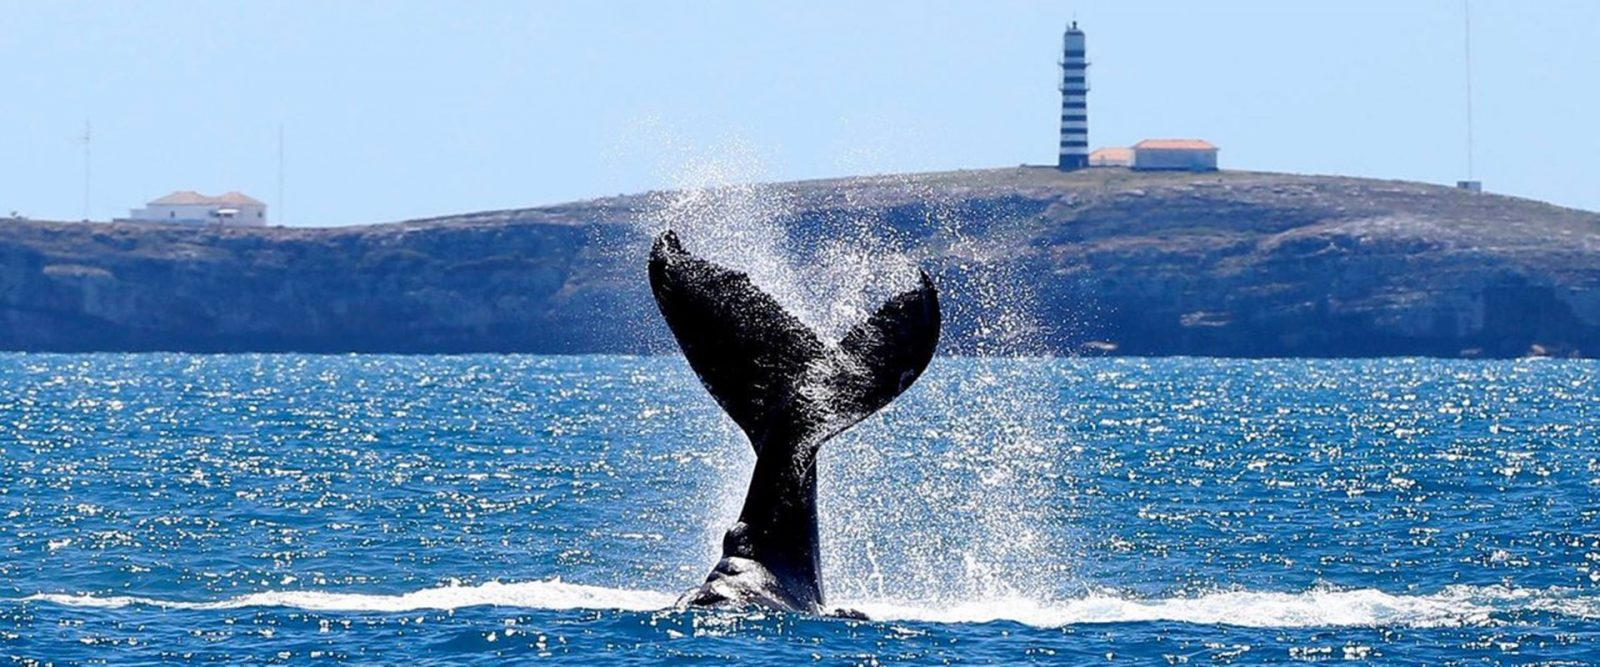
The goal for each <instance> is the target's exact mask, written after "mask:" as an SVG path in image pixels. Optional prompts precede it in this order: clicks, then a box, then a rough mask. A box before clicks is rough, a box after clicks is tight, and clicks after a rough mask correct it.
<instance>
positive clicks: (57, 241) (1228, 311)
mask: <svg viewBox="0 0 1600 667" xmlns="http://www.w3.org/2000/svg"><path fill="white" fill-rule="evenodd" d="M763 187H764V188H766V189H768V190H769V191H770V192H771V193H773V194H774V195H776V196H780V197H781V198H783V200H784V201H785V202H786V207H785V210H786V211H788V214H787V216H786V217H785V221H784V224H787V225H789V226H790V227H791V228H792V230H793V231H794V232H795V233H796V234H800V235H805V234H807V233H815V232H816V230H819V229H825V228H827V227H828V225H830V224H834V223H835V222H836V221H838V220H840V219H850V220H857V221H859V220H871V221H873V224H879V225H883V226H885V228H886V230H887V231H889V232H891V233H892V234H893V235H894V236H895V237H896V238H898V239H900V240H901V242H903V243H904V244H905V245H906V246H907V247H909V248H911V249H913V250H914V251H915V253H916V254H919V255H921V256H923V257H924V258H925V260H926V262H927V264H929V265H930V266H931V267H932V268H933V269H934V270H935V273H936V279H938V280H939V281H940V283H941V286H942V288H943V295H944V298H945V300H946V301H947V303H948V304H949V311H950V313H951V318H950V322H949V327H948V334H947V336H946V340H945V348H946V350H947V351H951V352H971V351H979V352H982V351H994V350H1000V351H1005V350H1012V351H1015V350H1022V351H1044V350H1048V351H1054V352H1088V353H1119V354H1139V355H1163V354H1191V355H1228V356H1379V355H1433V356H1486V357H1504V356H1521V355H1525V354H1530V353H1550V354H1562V355H1578V354H1600V215H1597V214H1595V213H1589V212H1584V211H1577V210H1572V209H1564V208H1559V207H1555V206H1550V205H1547V204H1542V203H1538V202H1534V201H1529V200H1524V199H1516V198H1511V197H1503V196H1496V195H1492V194H1475V193H1470V192H1465V191H1460V190H1455V189H1451V188H1445V187H1440V186H1433V185H1424V184H1419V183H1408V182H1396V181H1378V180H1369V179H1357V178H1343V177H1323V176H1297V175H1285V174H1266V173H1248V172H1219V173H1211V174H1187V173H1183V174H1145V173H1134V172H1129V171H1126V170H1120V169H1095V170H1088V171H1083V172H1077V173H1071V174H1062V173H1058V172H1056V171H1054V170H1052V169H1047V168H1017V169H998V170H983V171H963V172H948V173H937V174H920V175H905V176H884V177H863V178H851V179H837V180H827V181H808V182H799V183H787V184H777V185H772V186H763ZM661 199H662V195H660V194H657V195H654V196H651V195H639V196H629V197H617V198H611V199H605V200H596V201H591V202H581V203H575V204H567V205H561V206H551V207H543V208H533V209H523V210H512V211H494V212H486V213H477V214H470V215H462V216H453V217H447V218H438V219H430V220H416V221H408V222H402V223H392V224H381V225H370V226H361V227H344V228H255V229H250V228H236V229H222V228H215V227H211V228H194V227H178V226H160V225H139V224H92V223H50V222H35V221H21V220H7V219H0V349H10V350H71V351H85V350H191V351H246V350H253V351H274V350H298V351H316V352H336V351H372V352H476V351H525V352H602V351H629V352H634V351H654V350H669V349H671V346H670V345H671V344H670V341H669V340H668V339H667V338H666V337H665V334H664V331H663V329H662V327H661V326H660V325H659V323H658V319H659V318H658V317H657V316H656V314H655V313H654V307H653V304H652V303H651V301H650V298H649V294H648V291H647V289H646V287H645V284H644V274H643V268H642V267H643V254H644V238H643V234H642V232H641V231H640V230H642V229H644V228H646V227H647V226H648V225H647V224H640V222H639V221H640V220H641V219H647V218H649V217H650V216H651V212H652V210H653V207H656V206H657V205H658V203H659V202H660V201H661ZM952 230H955V231H954V232H952ZM999 282H1006V283H1007V284H1012V285H1016V284H1021V285H1022V286H1024V287H1025V288H1026V290H1025V291H1026V292H1027V294H1028V296H1029V299H1028V300H1027V304H1028V305H1027V311H1028V319H1029V321H1030V322H1032V323H1033V325H1032V329H1031V331H1030V335H1029V336H1027V338H1028V341H1029V342H1028V343H1027V344H1026V345H1021V346H1018V345H1009V344H1008V345H992V346H991V345H986V344H985V341H986V340H988V339H990V338H992V335H991V334H990V333H989V332H988V331H987V329H989V328H990V327H989V326H988V322H987V320H988V319H989V318H990V317H991V315H990V314H985V312H984V308H985V305H984V304H983V303H980V302H981V301H983V299H984V298H989V299H991V300H992V299H993V298H994V294H993V293H992V291H993V290H992V287H993V285H995V284H997V283H999ZM985 295H987V297H985ZM1008 298H1009V297H1008ZM1014 305H1015V304H1013V306H1014Z"/></svg>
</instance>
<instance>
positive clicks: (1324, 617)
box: [23, 580, 1600, 628]
mask: <svg viewBox="0 0 1600 667" xmlns="http://www.w3.org/2000/svg"><path fill="white" fill-rule="evenodd" d="M676 597H677V596H676V595H674V594H671V593H664V592H659V591H645V590H631V589H624V588H606V587H601V586H588V585H582V584H572V583H566V582H562V581H559V580H551V581H531V582H520V583H501V582H489V583H484V584H478V585H473V586H459V585H449V586H440V587H436V588H427V589H422V590H417V591H412V592H409V593H402V594H396V595H382V594H362V593H334V592H321V591H267V592H261V593H251V594H248V595H241V596H238V597H233V598H227V599H223V600H215V601H176V600H160V599H155V598H145V597H136V596H94V595H75V594H62V593H41V594H38V595H33V596H29V597H27V598H24V599H23V601H25V602H43V603H49V604H57V605H66V606H73V607H96V608H123V607H141V606H144V607H158V608H167V609H199V610H216V609H243V608H251V607H284V608H293V609H304V610H309V611H325V612H378V613H386V612H406V611H416V610H438V609H458V608H463V607H475V606H486V605H487V606H500V607H516V608H526V609H547V610H565V609H600V610H619V611H658V610H664V609H668V608H670V607H671V606H672V604H673V602H674V600H675V599H676ZM847 606H850V607H852V608H855V609H859V610H861V611H863V612H865V613H867V614H868V615H869V616H870V617H872V618H873V619H874V620H882V621H907V622H928V623H993V622H1014V623H1021V624H1023V625H1028V626H1033V627H1039V628H1054V627H1062V626H1068V625H1079V624H1097V623H1140V622H1174V623H1191V624H1197V625H1231V626H1240V627H1255V628H1303V627H1357V626H1365V627H1390V626H1399V627H1459V626H1472V625H1492V624H1495V623H1497V622H1499V621H1500V620H1502V619H1504V618H1505V617H1507V616H1513V615H1518V614H1528V613H1535V614H1550V615H1555V616H1561V617H1567V618H1576V619H1587V620H1592V619H1600V598H1597V597H1595V596H1592V595H1587V594H1583V593H1580V592H1578V591H1576V590H1572V589H1559V588H1552V589H1524V588H1513V587H1503V586H1450V587H1447V588H1446V589H1444V590H1442V591H1439V592H1437V593H1433V594H1429V595H1396V594H1393V593H1386V592H1383V591H1380V590H1376V589H1371V588H1363V589H1355V590H1330V589H1317V590H1310V591H1305V592H1300V593H1275V592H1257V591H1227V592H1218V593H1211V594H1206V595H1200V596H1195V597H1177V598H1159V599H1138V598H1131V597H1120V596H1115V595H1103V594H1102V595H1090V596H1086V597H1082V598H1078V599H1072V600H1065V601H1060V602H1038V601H1034V600H1027V599H1007V600H983V601H973V602H966V603H961V604H956V605H952V606H942V607H933V606H925V605H919V604H915V603H896V602H854V603H848V604H847Z"/></svg>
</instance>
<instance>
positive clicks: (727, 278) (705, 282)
mask: <svg viewBox="0 0 1600 667" xmlns="http://www.w3.org/2000/svg"><path fill="white" fill-rule="evenodd" d="M919 273H920V276H919V281H918V285H917V286H916V287H915V288H913V289H910V290H907V291H905V292H902V293H900V294H897V295H895V296H893V297H891V298H890V299H889V300H888V301H887V302H885V303H884V304H883V305H882V306H881V307H880V308H879V309H878V310H877V311H876V312H875V313H873V314H872V315H871V316H870V317H868V318H867V319H866V320H865V321H863V322H861V323H860V324H857V325H856V326H855V327H854V328H852V329H851V330H850V331H849V332H848V333H846V334H845V336H844V337H843V338H842V339H840V340H839V342H838V343H837V344H829V343H825V342H823V341H822V340H821V339H819V338H818V337H817V334H816V332H814V331H812V330H811V328H810V327H807V326H806V325H805V324H804V323H803V322H801V321H800V320H799V319H798V318H796V317H795V316H794V315H792V314H790V313H789V312H788V311H786V310H784V309H783V307H782V306H780V305H779V304H778V302H777V301H776V300H774V299H773V298H772V297H771V296H770V295H768V294H766V293H765V292H763V291H761V289H760V288H758V287H756V286H755V285H754V284H753V283H751V281H750V278H749V276H747V275H746V274H744V273H743V272H740V271H735V270H732V269H729V268H726V267H723V266H720V265H718V264H715V263H713V262H709V261H707V260H704V259H701V258H699V257H696V256H694V255H693V254H691V253H689V252H688V251H686V250H685V249H684V248H683V244H682V242H681V241H680V240H679V239H678V236H677V234H675V233H673V232H671V231H667V232H664V233H662V234H661V235H660V236H659V237H657V238H656V242H655V245H654V247H653V248H652V250H651V253H650V287H651V290H652V291H653V292H654V294H655V298H656V303H657V305H658V306H660V308H661V314H662V316H663V317H664V318H665V319H666V321H667V326H668V327H669V328H671V329H672V333H673V335H674V336H675V337H676V338H677V340H678V344H679V346H680V347H681V348H682V349H683V354H684V357H685V358H687V359H688V362H689V366H690V367H691V368H693V369H694V371H695V373H696V374H697V375H699V376H700V380H701V382H702V384H704V385H705V387H706V390H707V391H708V392H710V393H711V395H712V397H713V398H715V399H716V401H717V403H718V405H720V406H721V407H722V409H723V410H724V411H725V412H727V413H728V415H729V416H730V417H732V418H733V420H734V422H735V423H737V424H738V425H739V427H740V428H741V429H743V430H744V432H745V434H746V435H747V436H749V438H750V442H751V445H752V446H754V447H755V448H756V453H757V455H758V456H759V455H762V454H763V451H762V449H763V446H764V444H765V443H767V442H769V441H771V440H773V439H774V437H775V436H777V435H778V434H780V433H781V434H783V435H784V436H785V437H787V438H795V437H797V436H802V438H801V439H807V440H813V441H814V442H816V443H820V441H821V440H824V439H826V438H827V437H828V436H831V435H833V434H836V433H838V432H839V431H842V430H844V429H845V428H848V427H849V426H851V425H853V424H855V423H856V422H859V421H861V420H862V419H865V418H867V417H868V416H871V415H872V414H873V413H874V412H877V411H878V410H880V409H882V408H883V407H884V406H886V405H888V404H889V402H890V401H893V400H894V399H895V397H897V396H899V395H900V394H901V393H902V392H904V391H905V390H906V389H907V388H908V387H910V386H911V383H912V382H914V381H915V380H916V379H917V377H919V376H920V375H921V374H922V371H923V369H925V368H926V367H927V365H928V362H929V360H931V359H932V358H933V353H934V349H935V348H936V347H937V346H938V343H939V324H940V313H939V298H938V293H937V290H935V288H934V286H933V281H932V279H930V278H929V277H928V274H927V273H926V272H919ZM803 436H809V437H803Z"/></svg>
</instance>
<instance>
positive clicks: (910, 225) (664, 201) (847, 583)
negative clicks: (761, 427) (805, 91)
mask: <svg viewBox="0 0 1600 667" xmlns="http://www.w3.org/2000/svg"><path fill="white" fill-rule="evenodd" d="M680 157H683V156H682V153H681V151H680ZM670 173H671V174H672V176H673V178H674V180H675V185H676V186H677V187H676V189H674V190H671V191H667V192H661V193H655V194H654V195H653V196H652V197H651V205H650V206H649V207H648V213H647V214H646V215H644V216H641V218H640V219H639V220H638V222H637V223H636V224H637V225H638V226H639V227H640V229H639V231H640V232H641V233H640V234H639V236H641V237H646V238H647V237H650V236H653V235H654V233H656V232H659V231H660V230H663V229H668V228H670V229H674V230H676V231H677V232H678V233H679V234H680V235H681V236H682V237H683V238H684V242H685V245H686V246H688V247H689V248H690V249H691V250H692V251H693V252H695V253H696V254H699V255H701V256H702V257H705V258H707V259H710V260H712V261H715V262H718V263H721V264H723V265H726V266H730V267H733V268H736V269H739V270H743V271H745V272H746V273H748V274H749V275H750V277H751V279H752V281H754V282H755V284H757V285H758V286H760V287H761V288H762V289H763V290H765V291H766V292H768V293H769V294H771V295H772V296H773V297H774V298H775V299H776V300H777V301H778V302H779V303H780V304H782V305H783V306H784V307H785V308H786V309H788V310H789V311H790V312H792V313H794V314H795V315H796V317H798V318H799V319H801V320H802V321H803V322H805V323H806V324H807V325H809V326H811V327H812V328H813V329H815V330H816V331H818V333H819V334H820V335H822V336H823V337H824V338H826V339H833V340H837V339H838V338H840V337H842V336H843V335H844V334H845V333H846V332H847V331H848V330H849V329H850V328H851V327H852V326H854V325H855V324H856V323H858V322H860V321H861V320H862V319H864V318H865V317H866V316H868V315H869V314H870V313H871V312H872V311H873V310H875V309H876V308H877V307H878V305H880V304H881V303H882V302H883V301H884V300H885V299H887V298H888V297H890V296H892V295H893V294H895V293H898V292H900V291H903V290H905V289H910V288H911V287H913V286H914V285H915V280H916V267H918V266H919V265H921V266H925V267H927V268H928V270H929V271H930V272H931V273H934V274H935V280H936V282H939V283H940V284H941V287H942V289H941V301H942V302H943V305H944V309H945V312H946V322H947V332H948V331H949V330H950V328H951V327H950V326H948V325H950V324H952V323H953V324H954V326H955V327H958V328H960V329H961V330H962V332H963V337H964V338H965V339H967V340H969V341H971V344H972V349H973V350H975V351H977V352H979V353H980V354H982V355H992V356H993V357H1004V356H1006V355H1025V354H1036V353H1039V352H1040V351H1041V350H1043V349H1045V348H1044V345H1043V341H1042V340H1041V336H1040V333H1041V331H1042V330H1043V328H1042V327H1040V326H1039V324H1038V321H1037V318H1036V317H1035V312H1036V309H1035V308H1034V306H1033V304H1034V303H1035V299H1034V294H1033V293H1032V290H1031V288H1030V284H1031V283H1030V281H1027V280H1024V279H1023V277H1022V276H1019V275H1016V274H1014V273H1011V272H1008V271H1007V270H1006V269H1003V268H1001V267H1003V266H1006V265H1007V263H1006V262H1001V261H998V260H999V259H1000V258H1001V255H1002V254H1003V253H1005V252H1007V251H1006V249H1005V248H1003V247H1001V246H1002V244H997V243H992V242H990V241H989V240H986V237H985V235H984V233H983V230H985V229H988V228H991V227H993V226H994V225H995V223H996V222H998V221H997V220H994V219H992V217H993V216H995V215H1003V214H1001V213H993V214H989V213H981V212H975V211H974V210H973V208H972V207H970V206H967V205H965V202H964V201H963V200H962V197H961V196H960V195H959V194H955V193H952V192H946V191H941V189H940V186H939V185H938V182H939V181H938V179H936V178H927V177H918V176H876V177H870V178H863V179H845V180H840V181H827V182H813V183H800V184H793V185H766V184H762V183H761V181H763V180H766V178H765V177H766V176H767V175H768V171H767V170H766V169H765V163H764V161H763V160H761V159H760V157H759V152H758V151H756V150H755V149H754V148H753V147H752V146H751V145H750V144H749V143H747V142H737V141H736V142H730V143H729V144H728V145H725V146H722V147H720V148H719V149H718V150H717V151H715V152H712V153H709V154H707V153H701V154H697V155H693V156H691V157H689V158H688V159H685V160H684V161H683V162H681V163H680V164H678V165H677V166H675V167H674V168H673V169H671V171H670ZM905 193H909V194H910V197H909V200H910V201H914V202H917V204H915V205H911V206H906V205H903V204H902V205H888V204H886V203H885V202H887V201H892V200H896V199H897V198H896V196H888V197H886V194H890V195H897V196H898V201H902V202H903V201H906V198H905V197H904V194H905ZM942 363H944V361H943V360H941V359H935V360H934V362H933V364H932V365H931V366H930V368H929V370H928V372H927V375H926V376H925V377H924V379H923V380H922V381H921V382H920V383H919V384H918V385H917V386H916V387H914V388H913V389H912V390H911V391H910V392H909V393H908V394H907V395H906V396H905V397H902V399H901V401H900V402H901V403H915V404H918V405H916V407H915V408H911V409H900V408H897V407H896V406H891V407H890V408H889V409H888V410H887V411H886V413H885V414H884V415H882V416H881V417H878V418H875V419H872V420H868V422H866V423H864V424H862V425H861V426H858V427H857V428H856V429H854V430H852V431H849V432H847V433H846V434H845V435H844V436H841V437H839V438H836V439H835V440H834V441H832V442H830V443H829V444H828V445H827V446H825V447H824V448H823V452H822V455H821V461H820V462H819V465H820V466H822V470H821V472H820V475H819V478H820V480H821V483H820V489H819V494H820V499H819V502H820V505H821V508H820V509H821V515H822V518H821V522H822V525H821V532H822V537H823V545H822V548H823V579H824V584H825V585H826V586H827V587H828V592H829V595H831V596H834V597H839V598H848V599H863V598H871V599H880V600H882V599H896V600H915V601H924V602H927V601H947V602H948V601H956V600H966V601H970V600H1010V599H1017V598H1025V599H1033V600H1039V601H1047V600H1052V599H1056V598H1058V597H1059V596H1060V595H1061V594H1063V589H1062V584H1061V582H1063V581H1066V580H1068V579H1069V578H1068V577H1066V576H1065V574H1066V572H1067V571H1068V570H1069V569H1070V567H1071V559H1070V558H1067V557H1064V555H1066V554H1071V553H1075V552H1076V549H1077V547H1078V544H1077V542H1076V540H1075V539H1074V538H1073V536H1072V535H1070V533H1068V532H1067V531H1066V530H1065V529H1064V528H1062V526H1061V522H1059V521H1056V520H1055V519H1054V516H1055V514H1056V513H1058V512H1059V511H1060V508H1059V507H1056V506H1055V505H1054V504H1052V502H1051V501H1050V498H1051V497H1052V496H1053V495H1056V494H1053V486H1054V485H1055V484H1058V483H1060V481H1061V480H1062V479H1063V478H1064V476H1065V474H1066V473H1065V472H1064V471H1065V470H1066V469H1067V468H1068V464H1069V463H1070V461H1069V458H1070V451H1071V449H1070V448H1069V447H1067V446H1065V442H1064V436H1063V435H1062V432H1061V430H1060V429H1059V428H1058V427H1057V423H1058V421H1059V416H1058V415H1056V414H1053V412H1052V411H1051V410H1050V409H1049V408H1047V407H1046V406H1049V405H1054V404H1055V401H1054V400H1053V399H1054V393H1055V392H1056V391H1057V388H1055V387H1053V386H1050V385H1049V383H1048V382H1047V381H1046V380H1045V379H1043V378H1041V377H1039V376H1038V375H1037V374H1035V373H1032V372H1030V371H1029V369H1028V368H1027V367H1026V366H1024V365H1019V364H1015V363H1009V362H1008V360H1006V359H1003V358H989V357H988V356H986V357H985V358H983V359H980V360H978V362H977V363H978V365H979V366H980V368H979V372H977V373H971V372H962V373H958V374H952V375H949V376H946V375H944V374H942V373H941V372H940V367H941V364H942ZM975 397H976V398H975ZM908 414H915V415H934V416H935V417H934V418H933V419H934V421H933V422H932V423H930V422H929V421H927V420H926V419H921V418H918V419H912V418H908V417H906V416H905V415H908ZM896 415H899V416H900V417H899V418H897V417H896ZM726 436H727V437H726V438H725V440H726V441H727V443H728V444H727V446H728V448H729V449H730V451H729V454H730V457H729V460H732V461H737V462H738V463H737V465H734V466H730V467H729V469H727V470H725V471H723V472H724V475H723V478H724V479H727V480H728V483H727V485H726V487H725V488H724V489H722V490H720V491H719V492H718V494H717V495H718V498H719V500H718V502H717V505H718V508H719V509H718V511H717V512H716V517H717V518H716V519H714V520H712V521H709V522H708V526H709V528H708V529H709V530H710V531H711V532H710V533H709V534H708V538H707V540H706V544H707V545H708V547H709V548H711V549H714V548H715V547H714V545H715V544H716V543H717V541H718V540H719V539H720V535H721V532H722V530H724V529H725V527H726V525H727V521H729V520H731V518H732V517H733V516H734V514H736V512H737V506H738V502H739V499H740V498H742V497H743V495H744V488H743V483H744V480H746V479H748V466H749V465H750V464H751V462H750V455H749V453H748V446H747V445H746V444H745V443H744V441H743V437H742V436H741V435H739V434H738V433H737V432H736V431H733V430H729V431H728V433H727V434H726ZM898 440H913V441H916V440H929V441H934V440H945V441H948V442H954V443H957V444H956V446H941V447H927V448H925V449H928V450H937V451H939V452H940V453H939V454H937V455H932V456H929V457H922V458H918V457H909V458H907V457H901V456H900V455H896V454H889V453H888V452H904V451H906V450H907V449H908V448H906V447H892V446H887V445H889V444H891V442H892V441H898ZM910 449H911V450H912V451H915V450H916V449H917V448H915V447H913V448H910ZM735 450H736V451H735Z"/></svg>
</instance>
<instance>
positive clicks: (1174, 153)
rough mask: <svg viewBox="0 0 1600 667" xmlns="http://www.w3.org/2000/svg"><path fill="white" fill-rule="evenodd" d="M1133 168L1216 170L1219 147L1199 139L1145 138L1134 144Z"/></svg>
mask: <svg viewBox="0 0 1600 667" xmlns="http://www.w3.org/2000/svg"><path fill="white" fill-rule="evenodd" d="M1133 168H1134V169H1175V170H1180V171H1216V170H1217V147H1216V146H1213V145H1211V142H1208V141H1201V140H1199V139H1145V140H1144V141H1141V142H1139V143H1137V144H1134V145H1133Z"/></svg>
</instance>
